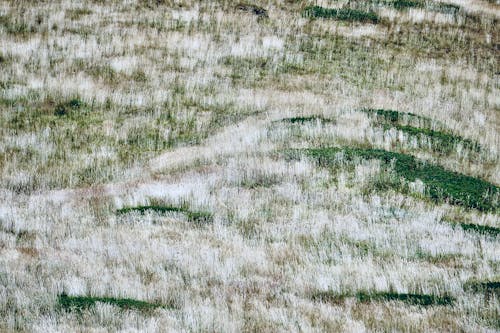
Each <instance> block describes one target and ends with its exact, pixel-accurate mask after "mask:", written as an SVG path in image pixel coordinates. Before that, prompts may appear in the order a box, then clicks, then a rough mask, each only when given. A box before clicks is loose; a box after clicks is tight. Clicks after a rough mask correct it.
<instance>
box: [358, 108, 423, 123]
mask: <svg viewBox="0 0 500 333" xmlns="http://www.w3.org/2000/svg"><path fill="white" fill-rule="evenodd" d="M360 111H361V112H364V113H366V114H368V115H370V116H374V117H377V119H378V120H379V121H382V122H384V123H390V124H396V123H401V122H405V123H408V122H412V121H416V122H418V123H419V124H421V126H425V127H430V126H431V125H432V122H433V120H432V119H431V118H428V117H423V116H419V115H417V114H414V113H410V112H400V111H395V110H386V109H361V110H360Z"/></svg>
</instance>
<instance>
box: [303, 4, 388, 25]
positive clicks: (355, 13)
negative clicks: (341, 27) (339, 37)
mask: <svg viewBox="0 0 500 333" xmlns="http://www.w3.org/2000/svg"><path fill="white" fill-rule="evenodd" d="M302 16H304V17H310V18H326V19H335V20H341V21H351V22H354V21H357V22H371V23H378V22H379V18H378V16H377V14H376V13H374V12H365V11H361V10H357V9H350V8H340V9H335V8H324V7H320V6H308V7H306V8H305V9H304V11H303V12H302Z"/></svg>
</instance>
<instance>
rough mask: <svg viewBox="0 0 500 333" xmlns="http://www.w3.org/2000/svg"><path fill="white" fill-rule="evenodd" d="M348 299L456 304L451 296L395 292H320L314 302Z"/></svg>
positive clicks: (337, 301) (420, 304) (425, 304)
mask: <svg viewBox="0 0 500 333" xmlns="http://www.w3.org/2000/svg"><path fill="white" fill-rule="evenodd" d="M346 298H356V299H357V300H358V302H361V303H369V302H384V301H399V302H404V303H407V304H410V305H418V306H432V305H452V304H453V302H454V299H453V297H451V296H436V295H426V294H399V293H394V292H364V291H361V292H358V293H354V294H349V293H347V294H335V293H333V292H330V291H327V292H318V293H315V294H313V296H312V299H313V300H314V301H320V302H328V303H334V304H338V303H341V302H343V301H344V300H345V299H346Z"/></svg>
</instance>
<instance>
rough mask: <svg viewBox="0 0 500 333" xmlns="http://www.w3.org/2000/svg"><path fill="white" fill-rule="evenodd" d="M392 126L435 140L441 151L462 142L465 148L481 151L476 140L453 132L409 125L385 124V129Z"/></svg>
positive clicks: (437, 147)
mask: <svg viewBox="0 0 500 333" xmlns="http://www.w3.org/2000/svg"><path fill="white" fill-rule="evenodd" d="M391 128H395V129H396V130H398V131H402V132H403V133H406V134H408V135H411V136H420V135H425V136H427V137H429V138H430V139H431V140H432V141H433V146H434V148H435V149H436V150H439V151H450V150H451V149H453V147H455V145H457V144H462V145H463V146H464V148H467V149H470V150H473V151H475V152H479V151H480V150H481V146H480V145H479V143H477V142H474V141H472V140H470V139H465V138H463V137H461V136H458V135H454V134H452V133H447V132H443V131H434V130H431V129H426V128H417V127H413V126H407V125H397V124H393V125H384V129H386V130H389V129H391Z"/></svg>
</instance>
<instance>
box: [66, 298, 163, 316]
mask: <svg viewBox="0 0 500 333" xmlns="http://www.w3.org/2000/svg"><path fill="white" fill-rule="evenodd" d="M97 302H100V303H107V304H112V305H115V306H117V307H119V308H120V309H122V310H138V311H142V312H150V311H152V310H154V309H156V308H164V307H165V306H163V305H161V304H157V303H149V302H145V301H139V300H135V299H130V298H114V297H91V296H68V295H66V294H62V295H59V296H58V303H59V305H60V306H61V308H63V309H65V310H69V311H82V310H85V309H88V308H90V307H93V306H95V304H96V303H97Z"/></svg>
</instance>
